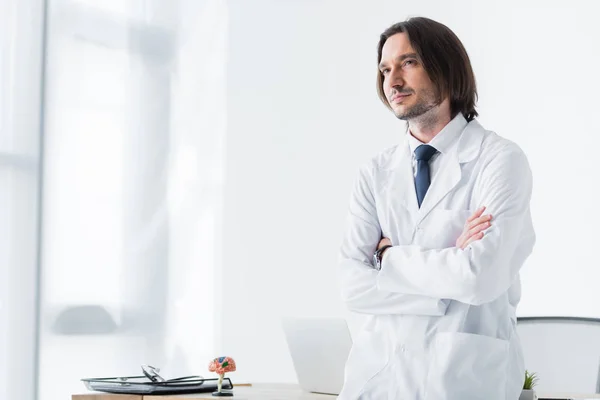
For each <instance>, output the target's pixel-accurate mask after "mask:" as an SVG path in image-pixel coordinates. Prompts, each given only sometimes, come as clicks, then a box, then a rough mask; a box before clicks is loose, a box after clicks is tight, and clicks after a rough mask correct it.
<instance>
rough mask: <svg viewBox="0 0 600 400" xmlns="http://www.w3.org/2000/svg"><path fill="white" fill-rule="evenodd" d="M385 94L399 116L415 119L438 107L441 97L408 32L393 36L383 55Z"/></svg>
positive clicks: (383, 50)
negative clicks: (411, 43)
mask: <svg viewBox="0 0 600 400" xmlns="http://www.w3.org/2000/svg"><path fill="white" fill-rule="evenodd" d="M379 70H380V71H381V73H382V74H383V91H384V93H385V95H386V97H387V101H388V103H389V104H390V106H391V108H392V110H393V111H394V113H395V114H396V117H398V118H399V119H403V120H411V119H414V118H416V117H419V116H421V115H423V114H425V113H426V112H428V111H429V110H431V109H433V108H434V107H436V106H437V105H438V95H437V90H436V88H435V86H434V85H433V82H431V79H429V76H428V75H427V72H426V71H425V69H424V68H423V65H422V64H421V61H420V60H419V58H418V55H417V53H416V52H415V51H414V50H413V48H412V46H411V45H410V41H409V40H408V36H407V35H406V33H397V34H395V35H392V36H390V37H389V38H388V39H387V40H386V42H385V44H384V45H383V49H382V52H381V62H380V63H379Z"/></svg>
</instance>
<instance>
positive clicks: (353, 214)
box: [339, 167, 449, 316]
mask: <svg viewBox="0 0 600 400" xmlns="http://www.w3.org/2000/svg"><path fill="white" fill-rule="evenodd" d="M370 171H372V170H371V169H370V168H369V167H363V168H361V170H360V173H359V177H358V179H357V181H356V183H355V185H354V190H353V193H352V196H351V199H350V207H349V213H348V221H347V226H346V232H345V235H344V239H343V243H342V246H341V249H340V256H339V275H340V279H339V282H340V286H341V293H342V299H343V301H344V303H345V304H346V306H347V307H348V309H349V310H350V311H354V312H358V313H365V314H411V315H428V316H441V315H444V314H445V312H446V308H447V307H448V303H449V300H440V299H436V298H432V297H428V296H422V295H412V294H402V293H392V292H390V291H386V290H382V289H379V288H377V285H376V280H377V274H378V272H379V271H377V270H376V269H374V267H373V264H372V255H373V253H374V252H375V249H376V248H377V245H378V244H379V241H380V240H381V228H380V225H379V221H378V218H377V212H376V207H375V200H374V196H373V191H372V186H371V185H372V174H371V172H370Z"/></svg>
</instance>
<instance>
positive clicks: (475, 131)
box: [415, 120, 485, 224]
mask: <svg viewBox="0 0 600 400" xmlns="http://www.w3.org/2000/svg"><path fill="white" fill-rule="evenodd" d="M484 133H485V131H484V129H483V127H482V126H481V125H480V124H479V122H477V121H475V120H473V121H471V122H469V124H468V125H467V126H466V128H465V129H464V130H463V132H462V133H461V134H460V136H459V138H458V140H457V143H456V144H455V145H454V146H452V147H451V148H450V149H449V150H448V153H447V154H446V157H444V158H443V161H442V163H441V165H440V169H439V170H438V173H437V174H436V176H435V178H434V179H433V181H432V182H431V185H430V186H429V189H428V190H427V194H426V195H425V198H424V199H423V203H422V204H421V208H420V209H419V211H418V214H417V218H416V224H419V223H420V222H421V221H422V220H423V219H424V218H425V217H426V216H427V215H428V214H429V213H430V212H431V210H433V209H434V208H435V207H436V206H437V205H438V204H439V202H440V201H441V200H442V199H443V198H444V197H445V196H446V195H447V194H448V193H449V192H451V191H452V190H453V189H454V188H455V187H456V185H457V184H458V183H459V182H460V181H461V178H462V168H461V164H463V163H466V162H469V161H472V160H473V159H474V158H475V157H477V156H478V155H479V151H480V148H481V143H482V140H483V136H484ZM415 196H416V195H415Z"/></svg>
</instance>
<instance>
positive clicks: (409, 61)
mask: <svg viewBox="0 0 600 400" xmlns="http://www.w3.org/2000/svg"><path fill="white" fill-rule="evenodd" d="M413 64H415V60H406V61H404V65H405V66H406V65H413Z"/></svg>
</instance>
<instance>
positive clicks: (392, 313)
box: [339, 18, 535, 400]
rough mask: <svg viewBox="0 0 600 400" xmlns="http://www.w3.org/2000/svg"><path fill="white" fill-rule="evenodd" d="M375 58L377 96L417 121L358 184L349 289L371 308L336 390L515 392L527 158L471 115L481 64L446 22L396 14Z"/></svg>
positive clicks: (352, 301)
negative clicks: (473, 60)
mask: <svg viewBox="0 0 600 400" xmlns="http://www.w3.org/2000/svg"><path fill="white" fill-rule="evenodd" d="M377 61H378V64H379V72H378V79H377V89H378V92H379V96H380V98H381V100H382V101H383V102H384V104H385V105H386V106H387V107H388V108H389V109H390V110H391V111H393V112H394V113H395V115H396V116H397V117H398V118H399V119H401V120H405V121H407V123H408V130H407V132H406V134H405V137H404V140H403V141H402V142H401V143H400V144H399V145H397V146H394V147H392V148H390V149H388V150H385V151H383V152H382V153H380V154H379V155H378V156H376V157H375V158H373V159H372V160H371V161H370V162H369V163H368V164H367V165H365V166H363V167H362V168H361V169H360V172H359V176H358V179H357V181H356V184H355V188H354V191H353V193H352V197H351V201H350V212H349V222H348V227H347V231H346V234H345V238H344V241H343V244H342V248H341V261H340V274H341V287H342V296H343V299H344V301H345V303H346V304H347V306H348V308H349V309H350V310H351V311H355V312H359V313H364V314H367V315H368V316H367V321H366V323H365V325H364V327H363V329H362V330H361V332H360V333H359V334H358V335H357V337H355V340H354V345H353V348H352V351H351V353H350V355H349V358H348V361H347V364H346V374H345V383H344V388H343V390H342V392H341V393H340V396H339V398H340V399H342V400H353V399H362V400H367V399H373V400H384V399H394V400H396V399H405V400H421V399H426V400H442V399H443V400H471V399H481V400H496V399H498V400H500V399H502V400H516V399H517V398H518V397H519V394H520V392H521V389H522V385H523V380H524V373H525V368H524V362H523V356H522V352H521V348H520V343H519V340H518V337H517V335H516V332H515V327H516V316H515V310H516V307H517V304H518V303H519V300H520V296H521V286H520V280H519V269H520V267H521V266H522V264H523V262H524V261H525V259H526V258H527V257H528V256H529V254H530V253H531V251H532V248H533V245H534V242H535V234H534V231H533V227H532V223H531V215H530V209H529V201H530V197H531V188H532V177H531V171H530V168H529V164H528V162H527V158H526V157H525V155H524V154H523V152H522V151H521V149H520V148H519V147H518V146H517V145H516V144H514V143H512V142H510V141H508V140H506V139H504V138H502V137H500V136H498V135H497V134H495V133H493V132H491V131H487V130H485V129H484V128H483V127H482V126H481V125H480V124H479V123H478V122H477V121H476V120H475V117H476V116H477V112H476V111H475V101H476V97H477V94H476V86H475V78H474V76H473V71H472V68H471V64H470V61H469V58H468V56H467V52H466V51H465V49H464V47H463V45H462V44H461V42H460V41H459V39H458V38H457V37H456V35H455V34H454V33H453V32H452V31H451V30H450V29H448V28H447V27H446V26H444V25H442V24H440V23H438V22H435V21H432V20H430V19H427V18H411V19H409V20H407V21H404V22H401V23H398V24H395V25H393V26H391V27H390V28H389V29H387V30H386V31H385V32H384V33H383V34H382V35H381V38H380V41H379V47H378V60H377ZM484 212H485V213H484Z"/></svg>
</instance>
